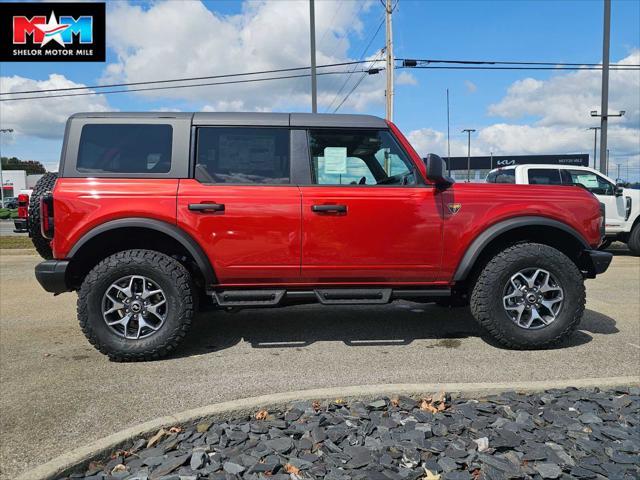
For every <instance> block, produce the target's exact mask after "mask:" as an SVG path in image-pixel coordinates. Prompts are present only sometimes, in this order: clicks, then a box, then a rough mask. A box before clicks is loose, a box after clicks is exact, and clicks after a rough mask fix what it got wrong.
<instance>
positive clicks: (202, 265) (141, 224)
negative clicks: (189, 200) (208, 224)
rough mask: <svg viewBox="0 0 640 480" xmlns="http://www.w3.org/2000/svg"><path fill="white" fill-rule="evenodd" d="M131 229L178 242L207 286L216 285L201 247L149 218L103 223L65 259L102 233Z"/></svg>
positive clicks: (74, 247)
mask: <svg viewBox="0 0 640 480" xmlns="http://www.w3.org/2000/svg"><path fill="white" fill-rule="evenodd" d="M131 227H137V228H148V229H151V230H156V231H158V232H161V233H164V234H166V235H169V236H170V237H172V238H173V239H174V240H176V241H178V242H179V243H180V244H181V245H182V246H183V247H184V248H185V249H186V250H187V251H188V252H189V253H190V254H191V256H192V257H193V258H194V260H195V261H196V264H197V265H198V268H199V269H200V272H202V275H203V276H204V279H205V282H206V284H207V286H209V285H213V284H216V283H217V280H216V276H215V273H214V271H213V266H212V265H211V262H209V258H208V257H207V256H206V255H205V253H204V251H203V250H202V247H200V245H199V244H198V243H197V242H196V241H195V240H194V239H193V238H192V237H191V236H190V235H189V234H188V233H186V232H185V231H184V230H182V229H180V228H178V227H176V226H175V225H171V224H169V223H166V222H163V221H161V220H154V219H151V218H121V219H118V220H112V221H110V222H106V223H103V224H102V225H99V226H97V227H96V228H94V229H93V230H90V231H89V232H87V233H85V234H84V235H83V236H82V238H80V240H78V241H77V242H76V243H75V245H74V246H73V248H72V249H71V251H70V252H69V255H68V256H67V258H70V259H71V258H73V256H74V255H76V254H77V253H78V251H80V249H81V248H82V247H83V246H84V245H85V244H86V243H87V242H88V241H89V240H91V239H92V238H95V237H96V236H98V235H100V234H102V233H106V232H109V231H111V230H116V229H119V228H131Z"/></svg>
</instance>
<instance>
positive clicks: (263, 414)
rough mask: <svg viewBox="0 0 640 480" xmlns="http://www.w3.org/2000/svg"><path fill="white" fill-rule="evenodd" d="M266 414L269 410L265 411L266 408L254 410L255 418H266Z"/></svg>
mask: <svg viewBox="0 0 640 480" xmlns="http://www.w3.org/2000/svg"><path fill="white" fill-rule="evenodd" d="M267 415H269V412H267V411H266V410H258V411H257V412H256V415H255V418H256V420H265V419H266V418H267Z"/></svg>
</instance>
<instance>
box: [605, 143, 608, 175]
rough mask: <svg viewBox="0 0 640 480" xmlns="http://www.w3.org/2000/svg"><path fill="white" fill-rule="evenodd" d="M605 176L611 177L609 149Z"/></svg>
mask: <svg viewBox="0 0 640 480" xmlns="http://www.w3.org/2000/svg"><path fill="white" fill-rule="evenodd" d="M604 174H605V175H607V176H609V149H608V148H607V166H606V171H605V172H604Z"/></svg>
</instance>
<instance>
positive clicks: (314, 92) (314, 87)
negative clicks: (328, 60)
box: [309, 0, 318, 113]
mask: <svg viewBox="0 0 640 480" xmlns="http://www.w3.org/2000/svg"><path fill="white" fill-rule="evenodd" d="M309 35H310V37H311V38H310V40H311V41H310V43H311V112H312V113H318V80H317V78H316V9H315V4H314V0H309Z"/></svg>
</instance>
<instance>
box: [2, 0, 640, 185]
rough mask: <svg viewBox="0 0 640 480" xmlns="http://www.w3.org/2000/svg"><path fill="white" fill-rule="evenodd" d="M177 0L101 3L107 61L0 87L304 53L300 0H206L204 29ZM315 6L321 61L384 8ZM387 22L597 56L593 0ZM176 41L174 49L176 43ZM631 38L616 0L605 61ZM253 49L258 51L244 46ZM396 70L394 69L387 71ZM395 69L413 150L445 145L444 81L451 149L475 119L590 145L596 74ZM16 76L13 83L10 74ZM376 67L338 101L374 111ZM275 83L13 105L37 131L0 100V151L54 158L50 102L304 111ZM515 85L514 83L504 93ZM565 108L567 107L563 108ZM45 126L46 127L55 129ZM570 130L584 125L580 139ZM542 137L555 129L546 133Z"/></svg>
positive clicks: (5, 81)
mask: <svg viewBox="0 0 640 480" xmlns="http://www.w3.org/2000/svg"><path fill="white" fill-rule="evenodd" d="M186 3H187V2H170V3H169V4H168V5H163V2H135V6H134V7H132V6H129V5H128V4H127V3H126V2H124V1H118V2H108V8H107V24H108V29H107V46H108V51H107V62H106V63H77V64H74V63H64V62H60V63H3V64H1V65H0V76H1V77H2V85H1V87H2V88H1V90H2V91H3V92H4V91H8V90H19V89H24V86H25V85H35V86H36V87H37V88H47V86H45V84H46V82H47V81H48V80H49V76H50V75H51V74H58V75H60V76H61V79H60V78H59V79H58V80H57V82H58V83H56V85H71V83H69V82H73V84H82V85H93V84H99V83H102V82H106V81H110V80H119V81H122V80H124V81H138V80H148V79H154V78H175V77H180V76H184V75H186V73H185V72H188V73H189V74H202V75H211V74H218V73H230V72H242V71H250V70H253V69H262V68H265V67H271V68H283V67H288V66H300V65H304V64H305V63H308V60H307V58H308V43H306V42H308V38H306V37H305V34H304V32H305V28H306V25H305V23H304V21H303V20H304V15H306V8H307V7H306V2H303V1H295V0H291V1H277V2H271V3H268V4H264V3H263V2H250V3H245V2H236V1H215V2H205V6H206V8H207V9H208V11H209V12H212V13H213V15H212V16H211V17H210V18H209V19H208V21H210V22H212V23H211V25H210V26H209V25H208V24H207V23H204V22H205V20H203V15H202V11H200V13H198V8H199V7H198V6H197V5H192V6H190V7H188V8H187V7H185V4H186ZM191 3H193V2H191ZM316 5H317V11H318V13H317V16H318V29H317V38H318V48H319V62H320V63H322V60H323V59H330V60H337V61H341V60H349V59H356V58H358V57H359V56H360V54H361V52H362V49H363V48H364V46H365V45H366V43H367V42H368V41H369V40H370V37H371V35H372V33H373V31H375V29H376V28H377V26H378V24H379V22H380V19H381V18H382V14H383V9H382V7H381V5H380V3H379V2H378V1H368V0H353V1H344V2H326V1H323V0H317V1H316ZM136 6H137V7H140V8H136ZM168 15H171V19H170V20H171V21H173V22H174V23H171V21H169V23H168V24H166V25H169V26H168V27H166V28H164V29H158V28H157V24H158V23H159V21H161V20H162V19H168V18H167V17H168ZM204 16H206V15H204ZM181 17H182V18H181ZM133 19H135V21H134V20H133ZM159 19H160V20H159ZM129 22H131V23H129ZM393 22H394V23H393V28H394V42H395V55H396V57H406V58H434V59H469V60H506V61H510V60H513V61H554V62H555V61H557V62H571V63H581V62H584V63H596V62H599V61H600V58H601V53H602V2H601V1H595V0H594V1H578V0H575V1H511V2H509V1H480V0H478V1H410V0H400V2H399V4H398V7H397V9H396V11H395V12H394V17H393ZM166 25H165V26H166ZM191 25H193V28H192V29H190V26H191ZM134 30H139V31H137V32H136V31H134ZM141 32H145V35H141V34H140V33H141ZM216 32H220V33H219V36H223V37H224V38H225V39H227V38H228V42H229V45H230V47H229V50H233V48H234V47H236V48H238V52H240V54H237V53H236V54H235V56H234V55H231V56H227V58H219V56H222V57H224V56H225V52H224V43H223V46H222V47H221V46H220V45H219V44H217V43H216V41H217V39H216V35H217V34H216ZM261 35H263V36H262V37H261ZM307 35H308V34H307ZM254 37H255V38H257V39H260V38H266V39H268V40H266V41H267V42H273V43H272V44H269V45H267V46H268V48H266V47H267V46H265V45H264V43H265V40H261V41H259V42H258V41H254V43H251V42H252V41H253V40H251V39H252V38H254ZM236 43H237V44H236ZM176 45H177V47H176ZM199 45H201V47H200V48H199V47H198V46H199ZM383 45H384V27H383V28H382V29H381V30H380V33H379V34H378V36H377V38H376V40H375V41H374V42H373V43H372V45H371V48H370V51H369V52H368V54H369V55H372V54H374V53H375V52H376V50H378V49H379V48H381V47H382V46H383ZM180 46H182V50H181V51H179V52H176V51H175V50H176V48H180ZM208 48H210V50H207V49H208ZM639 48H640V2H637V1H633V0H618V1H614V2H613V6H612V33H611V60H612V62H617V61H620V60H622V59H625V58H627V59H629V58H631V60H628V61H627V63H640V61H637V60H638V58H637V57H638V56H639V54H638V49H639ZM158 49H160V50H162V49H167V53H166V55H160V56H159V58H166V65H162V68H158V65H157V61H156V62H154V63H149V64H147V65H145V64H144V62H145V60H144V58H148V57H149V55H150V54H153V53H154V52H156V53H157V50H158ZM252 49H255V52H256V53H255V55H254V54H252ZM198 50H201V51H202V50H205V51H210V52H211V54H210V55H209V56H206V55H205V56H204V60H203V61H199V62H196V63H197V65H195V66H194V65H193V62H191V63H189V62H187V63H184V64H183V63H182V62H186V60H185V59H184V57H185V56H187V57H188V56H189V55H194V54H195V53H197V51H198ZM149 52H151V53H149ZM218 52H220V55H219V54H218ZM252 55H253V56H252ZM634 55H635V56H634ZM400 72H401V71H396V76H397V77H398V75H399V74H400ZM404 72H406V73H403V75H405V77H404V78H403V80H400V81H399V85H397V89H396V103H395V122H396V123H397V124H398V125H399V126H400V127H401V129H403V131H405V132H408V133H410V138H411V140H412V141H413V142H414V144H416V146H417V148H418V149H419V150H421V153H426V152H424V150H428V151H434V152H436V153H440V154H446V152H445V151H442V149H443V145H444V144H443V139H442V134H443V133H444V132H446V109H445V105H446V104H445V89H446V88H449V89H450V95H451V131H452V140H453V141H454V145H453V147H452V149H453V151H452V154H454V155H455V154H462V153H463V152H461V151H458V150H459V149H460V148H462V147H461V145H462V144H463V143H464V142H463V138H462V136H461V134H460V133H459V132H460V130H461V129H462V128H476V129H478V130H479V133H478V138H477V142H476V145H477V147H476V148H477V150H478V151H477V153H479V154H480V153H486V152H487V150H488V149H491V150H496V151H497V153H576V152H578V151H579V152H585V153H588V152H590V151H591V149H592V142H593V137H592V136H591V132H583V130H584V129H585V128H586V127H587V126H590V125H591V124H595V123H594V122H593V121H592V120H591V119H590V118H589V117H588V115H589V114H588V112H589V109H590V108H591V106H592V104H594V103H595V104H596V105H597V104H598V103H599V100H598V99H597V95H599V81H598V82H595V80H597V79H598V78H599V75H600V74H599V72H581V74H585V75H583V76H579V77H572V76H571V75H573V74H571V73H568V72H557V71H555V72H554V71H479V70H466V71H460V70H405V71H404ZM616 75H620V73H619V72H616V73H612V91H611V99H612V108H619V109H625V110H627V111H628V112H629V114H628V116H627V117H626V118H623V119H622V120H620V121H619V122H618V127H620V130H619V131H618V132H617V133H616V132H615V131H614V132H613V133H612V136H611V138H610V144H611V148H612V152H614V153H615V155H617V157H616V158H618V159H624V160H619V161H626V162H631V173H632V174H633V175H634V176H636V177H637V176H638V174H640V163H638V159H639V158H640V138H639V132H640V125H639V119H638V115H639V114H638V112H639V111H640V99H639V94H638V93H637V90H638V89H640V72H628V74H626V77H625V78H624V79H622V80H620V81H616V79H615V78H614V76H616ZM358 76H359V75H354V76H353V77H352V78H351V80H350V83H349V84H348V87H347V88H346V90H345V91H344V92H343V93H342V95H341V96H340V98H342V97H344V94H345V93H346V91H348V90H350V88H351V85H352V84H353V82H354V81H355V80H356V79H357V77H358ZM16 77H19V78H20V79H21V80H20V81H17V80H15V79H16ZM378 77H379V78H377V79H376V78H373V77H370V78H365V81H363V83H362V84H361V86H360V87H359V88H358V89H357V90H356V91H355V92H354V95H353V96H352V98H350V99H349V101H347V102H346V103H345V105H344V106H343V108H341V109H340V112H360V113H372V114H376V115H380V116H384V86H383V83H384V82H383V78H382V77H383V75H379V76H378ZM343 78H344V77H324V78H322V77H321V78H320V80H319V89H320V93H321V101H320V109H319V110H320V111H324V109H325V108H326V106H327V103H328V101H327V100H326V99H333V98H334V97H335V93H336V91H337V89H338V88H339V86H340V85H341V84H342V82H343ZM620 78H622V77H620ZM9 79H13V80H11V81H9ZM22 79H24V80H22ZM525 79H533V81H531V80H525ZM60 82H62V83H60ZM283 83H286V84H287V86H286V88H285V86H283V85H278V86H276V85H274V84H273V83H271V82H270V83H265V84H262V86H261V87H260V88H257V86H252V87H251V89H249V88H245V87H226V88H224V89H222V88H220V87H209V88H206V89H205V88H196V89H185V90H183V91H182V92H183V94H179V93H177V92H175V91H174V92H171V94H170V95H169V94H162V93H161V94H155V95H149V94H146V95H140V94H135V93H131V94H116V95H110V96H100V97H93V100H89V99H91V98H92V97H81V99H82V102H85V103H82V102H75V101H73V102H72V101H66V100H63V99H59V100H35V101H33V102H22V103H23V104H27V103H35V102H39V104H38V105H37V107H36V108H32V110H33V113H32V115H38V118H35V119H33V120H32V125H33V124H34V123H37V122H42V125H41V127H39V128H35V127H33V128H28V125H27V124H28V122H29V118H30V117H29V115H30V113H29V112H25V111H24V110H29V109H27V108H25V107H26V105H24V106H21V107H20V110H18V109H17V108H16V107H13V108H11V109H10V108H7V106H9V104H10V103H14V102H3V103H1V104H0V123H1V124H2V127H3V128H5V126H6V125H8V126H10V127H12V128H14V129H15V130H16V134H15V135H13V137H12V138H11V139H9V138H7V137H3V143H2V145H1V146H2V154H3V155H16V156H19V157H22V158H33V159H36V160H42V161H45V162H46V163H47V166H49V167H52V168H53V166H54V165H55V162H56V160H57V157H58V152H59V148H60V134H59V132H60V125H59V124H60V122H61V120H60V119H59V118H52V119H51V122H52V123H51V125H50V126H51V128H48V125H47V124H46V123H45V122H44V119H45V118H47V117H46V115H48V113H46V114H39V113H38V112H39V111H40V109H43V111H44V110H46V109H48V108H50V106H51V105H54V106H55V108H56V109H57V110H58V111H59V112H63V113H66V111H67V110H69V109H73V108H83V107H87V108H94V109H115V110H154V109H180V110H201V109H203V108H204V109H211V110H234V109H242V110H252V109H260V110H295V111H304V110H305V109H308V108H309V107H308V105H309V102H308V92H305V89H307V88H308V83H309V82H308V80H306V79H305V80H301V81H293V82H292V81H289V82H283ZM596 83H598V85H596ZM289 85H291V86H289ZM514 85H519V86H520V87H519V88H516V91H515V93H514V92H513V91H511V93H510V89H512V90H513V87H514ZM49 88H50V86H49ZM571 88H575V95H572V94H571ZM287 89H289V90H287ZM187 90H189V92H188V93H186V92H187ZM634 90H636V91H635V92H634ZM323 92H324V95H325V96H324V97H323V96H322V94H323ZM567 92H568V93H567ZM270 93H272V95H273V98H272V101H271V103H270V102H269V101H267V100H266V98H267V97H269V95H270ZM578 97H580V98H582V97H584V98H582V100H581V101H582V103H579V102H578V103H576V102H577V100H576V98H578ZM323 98H324V101H323V100H322V99H323ZM74 100H76V99H74ZM87 102H88V103H87ZM91 102H93V103H91ZM563 102H564V103H563ZM17 103H18V102H15V104H17ZM565 103H566V105H565ZM15 104H14V105H15ZM47 105H49V107H47ZM545 105H546V106H547V107H548V108H546V107H545ZM598 107H599V106H598ZM562 108H564V113H563V111H560V110H562ZM583 108H584V112H582V113H580V115H582V116H583V117H584V118H580V117H579V116H578V114H577V111H582V109H583ZM547 110H548V111H547ZM551 110H553V112H551ZM43 115H45V117H43ZM54 124H55V125H57V127H55V128H54ZM56 132H57V133H56ZM580 132H583V133H584V139H583V138H582V136H581V135H582V133H580ZM549 138H553V139H554V140H553V141H550V142H547V141H546V139H549ZM518 139H519V140H518Z"/></svg>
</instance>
